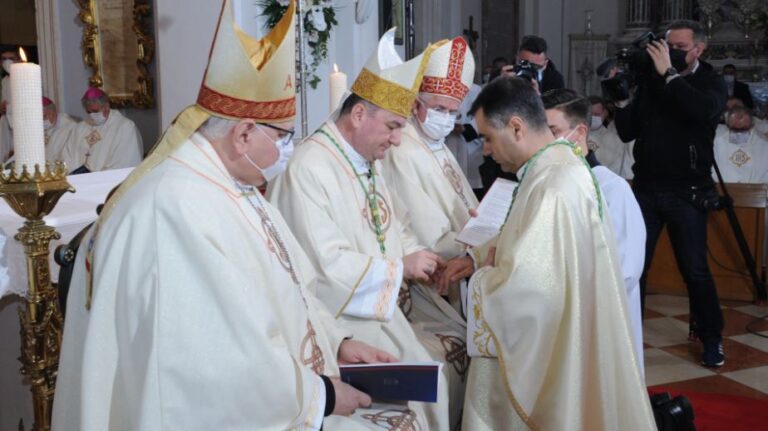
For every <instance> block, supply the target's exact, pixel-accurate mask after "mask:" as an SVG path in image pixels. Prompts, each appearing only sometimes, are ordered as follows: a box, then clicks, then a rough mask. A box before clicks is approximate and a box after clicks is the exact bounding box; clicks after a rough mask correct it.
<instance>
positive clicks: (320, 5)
mask: <svg viewBox="0 0 768 431" xmlns="http://www.w3.org/2000/svg"><path fill="white" fill-rule="evenodd" d="M298 1H301V2H303V3H302V6H303V10H302V11H303V13H304V16H303V17H302V25H303V26H304V35H305V36H306V39H307V41H306V44H307V46H308V47H309V49H310V56H311V59H309V60H305V62H306V63H307V64H306V66H307V71H306V72H307V76H308V77H309V81H308V82H309V85H311V86H312V88H317V84H318V83H320V77H319V76H317V75H316V74H315V71H316V70H317V67H318V66H320V63H322V62H323V60H325V59H326V58H327V57H328V41H329V40H330V38H331V30H332V29H333V27H334V26H336V25H338V24H339V23H338V22H337V21H336V11H335V9H334V8H333V0H298ZM288 3H289V0H262V1H261V3H260V5H261V6H262V7H263V9H264V12H263V14H264V15H265V16H266V17H267V27H269V28H272V27H274V26H275V24H277V22H278V21H279V20H280V18H282V17H283V14H284V13H285V10H286V9H287V8H288Z"/></svg>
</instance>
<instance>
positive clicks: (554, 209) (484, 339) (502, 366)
mask: <svg viewBox="0 0 768 431" xmlns="http://www.w3.org/2000/svg"><path fill="white" fill-rule="evenodd" d="M475 108H476V109H477V116H476V119H477V123H478V128H479V131H480V133H481V134H483V135H484V136H485V140H486V141H485V142H486V151H488V152H490V153H491V155H492V156H493V157H494V159H496V160H497V161H498V162H499V163H500V164H501V166H502V169H504V170H506V171H515V172H517V175H518V178H520V185H519V187H518V188H517V189H516V191H515V193H514V196H513V198H512V202H511V203H510V211H509V213H508V216H507V220H506V223H505V224H504V225H503V227H502V230H501V233H500V236H499V238H498V242H497V247H498V248H497V251H496V255H495V258H491V259H488V260H486V262H485V264H486V265H484V266H483V267H482V268H480V269H479V270H478V271H477V272H476V273H475V274H474V275H473V277H472V279H471V281H470V293H469V298H470V304H471V308H472V310H473V312H472V315H471V317H470V321H469V322H468V326H469V332H468V337H467V342H468V350H469V352H470V354H471V355H473V356H474V357H473V358H472V362H471V365H470V372H469V382H468V389H467V396H466V402H465V406H464V428H465V429H471V430H476V431H478V430H498V429H515V430H517V429H520V430H523V429H542V430H590V431H592V430H618V429H620V430H654V429H655V423H654V418H653V414H652V412H651V406H650V402H649V399H648V394H647V392H646V389H645V384H644V382H643V379H642V377H641V374H640V371H639V367H638V366H637V363H636V359H635V354H634V349H633V345H632V341H631V332H630V329H629V327H630V323H629V318H628V313H627V302H626V295H625V293H624V286H623V283H622V275H621V270H620V267H619V262H618V259H617V253H616V250H615V245H614V239H613V235H612V232H611V228H610V224H609V221H608V218H607V213H606V209H605V206H604V203H603V198H602V195H601V192H600V189H599V187H598V186H597V182H596V180H595V179H594V177H593V176H592V173H591V171H590V169H589V167H588V165H587V163H586V161H585V160H584V159H583V158H582V157H581V156H579V155H578V154H580V151H579V150H578V149H577V148H576V147H574V146H573V144H571V143H569V142H568V141H565V140H557V141H555V140H554V136H553V135H552V133H551V132H550V131H549V129H548V127H547V122H546V117H545V114H544V109H543V106H542V105H541V100H540V98H539V97H538V95H537V94H536V93H535V92H534V90H533V89H531V88H530V85H529V84H528V83H527V82H525V81H523V80H520V79H517V78H503V79H498V80H496V81H494V82H492V83H490V84H489V85H488V86H487V87H486V88H485V89H484V90H483V92H482V93H481V94H480V96H479V97H478V100H477V101H476V104H475ZM491 257H493V256H491Z"/></svg>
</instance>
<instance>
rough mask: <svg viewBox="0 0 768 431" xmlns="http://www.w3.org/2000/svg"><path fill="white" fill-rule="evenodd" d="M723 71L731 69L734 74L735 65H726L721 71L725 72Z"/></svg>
mask: <svg viewBox="0 0 768 431" xmlns="http://www.w3.org/2000/svg"><path fill="white" fill-rule="evenodd" d="M725 69H733V71H734V72H735V71H736V65H734V64H731V63H728V64H726V65H725V66H723V71H725Z"/></svg>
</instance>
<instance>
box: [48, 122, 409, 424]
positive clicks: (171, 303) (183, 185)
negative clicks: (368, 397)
mask: <svg viewBox="0 0 768 431" xmlns="http://www.w3.org/2000/svg"><path fill="white" fill-rule="evenodd" d="M88 240H89V238H88V237H87V238H85V240H84V241H83V244H87V242H88ZM95 247H96V249H95V252H94V262H95V263H96V265H95V267H94V268H95V272H94V290H93V301H92V306H91V309H90V311H86V310H85V307H84V305H85V263H84V260H85V259H84V257H85V256H84V255H85V253H79V254H78V259H77V262H76V270H75V273H74V276H73V283H72V285H71V291H70V292H71V293H70V295H69V301H68V310H67V321H66V322H67V323H66V327H65V332H64V342H63V348H62V355H61V362H60V367H59V377H58V383H57V396H56V402H55V405H54V414H53V421H54V422H53V424H54V427H55V428H56V429H77V430H85V431H88V430H94V431H95V430H105V429H113V430H120V429H125V430H129V429H142V430H161V429H185V430H198V429H199V430H208V429H228V430H252V429H265V430H266V429H275V430H277V429H280V430H282V429H319V427H320V425H321V424H323V423H324V424H325V426H326V428H328V429H343V430H345V429H375V427H374V425H373V424H372V423H371V421H370V420H366V419H364V418H363V416H364V415H373V416H376V415H379V414H381V410H369V409H360V410H358V412H357V413H356V417H355V418H346V417H337V416H331V417H328V418H325V421H323V418H322V414H323V409H324V405H325V389H324V385H323V382H322V380H321V379H320V377H319V376H318V374H325V375H328V376H338V368H337V363H336V352H337V351H338V347H339V345H340V343H341V341H342V339H343V338H344V337H346V336H349V335H350V334H349V333H348V332H344V331H340V330H339V329H338V328H337V326H336V324H335V322H334V320H333V317H332V316H331V315H330V314H329V313H328V312H327V310H326V309H325V308H324V306H322V304H320V303H319V301H318V300H317V299H316V297H315V296H314V294H313V293H312V291H313V290H314V287H313V286H314V281H315V273H314V270H313V268H312V265H311V264H310V263H309V261H308V260H307V257H306V255H305V254H304V253H303V252H302V250H301V248H300V246H299V244H298V243H297V241H296V239H295V238H294V237H293V235H291V233H290V231H289V230H288V228H287V226H286V225H285V222H284V221H283V219H282V217H281V216H280V214H279V213H278V212H277V210H276V209H274V208H273V207H272V206H271V205H270V204H269V203H268V202H267V201H266V199H264V198H262V197H261V196H260V195H258V192H257V191H255V190H250V189H248V188H245V189H241V188H240V187H239V186H237V185H236V184H235V183H234V181H233V180H232V178H231V177H229V175H228V174H227V173H226V171H225V169H224V166H223V164H222V163H221V162H220V160H219V159H218V156H217V155H216V153H215V151H214V150H213V148H212V147H211V146H210V145H209V144H208V143H207V141H206V140H205V138H203V137H202V135H199V134H195V135H193V136H192V137H191V138H190V140H189V141H187V142H186V143H185V144H183V145H182V146H181V147H180V149H179V150H177V151H176V152H174V153H173V154H172V155H170V157H169V158H168V159H166V160H165V161H163V162H161V163H160V164H159V165H158V166H157V167H156V168H155V169H153V170H152V171H150V172H149V173H147V174H146V175H145V176H144V177H143V178H142V179H141V180H139V181H138V182H137V183H136V185H135V186H134V187H133V188H131V189H130V190H129V191H128V192H127V193H126V194H125V195H124V196H123V198H122V199H121V201H120V202H119V203H118V204H117V205H116V206H115V207H114V209H113V212H112V214H111V216H110V218H109V219H107V220H106V222H105V223H104V224H102V225H101V226H100V230H99V241H97V242H96V246H95ZM59 394H60V396H59ZM276 400H280V402H277V401H276ZM398 413H399V414H404V413H408V412H407V410H406V409H404V408H401V409H400V410H399V411H398Z"/></svg>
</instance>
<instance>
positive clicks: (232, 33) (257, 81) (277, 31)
mask: <svg viewBox="0 0 768 431" xmlns="http://www.w3.org/2000/svg"><path fill="white" fill-rule="evenodd" d="M294 8H295V4H294V2H293V1H291V2H290V3H289V4H288V9H286V11H285V13H284V14H283V17H282V18H281V19H280V21H279V22H278V23H277V24H276V25H275V26H274V27H273V28H272V30H271V31H270V32H269V34H267V35H266V36H265V37H264V38H263V39H260V40H256V39H253V38H251V37H250V36H248V35H247V34H245V32H244V31H243V30H242V29H241V28H240V27H239V26H238V25H237V24H236V23H235V21H234V15H233V13H232V5H231V2H230V1H228V0H227V1H225V2H224V7H223V8H222V12H221V17H220V18H219V25H218V27H217V30H216V36H215V38H214V40H213V44H212V47H211V54H210V57H209V59H208V67H207V69H206V70H205V75H204V77H203V83H202V85H201V86H200V92H199V94H198V96H197V104H198V105H199V106H200V107H201V108H203V109H205V110H206V111H209V112H210V113H211V114H213V115H216V116H219V117H226V118H232V119H240V118H250V119H254V120H257V121H263V122H279V121H286V120H292V119H294V118H295V116H296V87H295V85H294V84H295V76H294V75H295V70H296V67H295V65H296V33H295V31H294V25H293V21H294V15H295V9H294Z"/></svg>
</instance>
